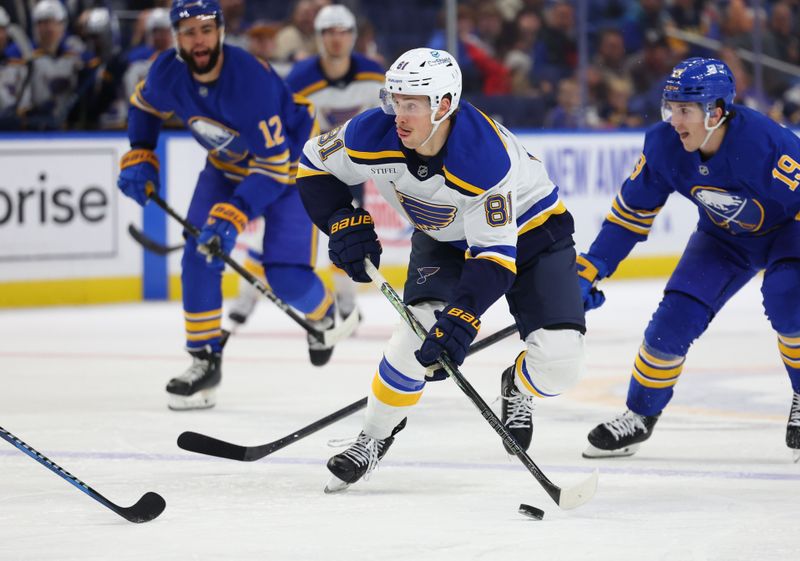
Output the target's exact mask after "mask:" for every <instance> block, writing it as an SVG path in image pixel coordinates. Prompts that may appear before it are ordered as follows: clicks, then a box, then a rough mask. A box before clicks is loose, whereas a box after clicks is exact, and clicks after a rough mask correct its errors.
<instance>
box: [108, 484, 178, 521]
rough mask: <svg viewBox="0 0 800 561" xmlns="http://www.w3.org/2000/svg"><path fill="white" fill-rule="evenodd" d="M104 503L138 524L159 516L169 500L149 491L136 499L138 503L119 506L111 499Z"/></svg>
mask: <svg viewBox="0 0 800 561" xmlns="http://www.w3.org/2000/svg"><path fill="white" fill-rule="evenodd" d="M98 495H99V493H98ZM104 504H105V505H106V506H107V507H108V508H110V509H111V510H113V511H114V512H116V513H117V514H119V515H120V516H121V517H123V518H124V519H125V520H128V521H129V522H135V523H137V524H141V523H142V522H150V521H151V520H153V519H154V518H158V515H159V514H161V513H162V512H164V509H165V508H167V502H166V501H165V500H164V497H162V496H161V495H159V494H158V493H153V492H152V491H148V492H147V493H145V494H144V495H142V497H141V498H140V499H139V500H138V501H136V504H134V505H132V506H128V507H124V506H117V505H115V504H114V503H112V502H111V501H107V503H104Z"/></svg>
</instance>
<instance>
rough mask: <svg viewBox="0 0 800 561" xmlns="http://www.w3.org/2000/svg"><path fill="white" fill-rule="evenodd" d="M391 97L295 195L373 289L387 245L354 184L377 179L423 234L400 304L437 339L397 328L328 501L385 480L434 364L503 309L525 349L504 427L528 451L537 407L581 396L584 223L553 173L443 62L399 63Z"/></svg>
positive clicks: (309, 149) (310, 157)
mask: <svg viewBox="0 0 800 561" xmlns="http://www.w3.org/2000/svg"><path fill="white" fill-rule="evenodd" d="M384 88H385V89H384V91H383V92H382V94H383V95H382V99H383V101H384V103H383V107H382V109H381V108H378V109H372V110H369V111H365V112H364V113H361V114H360V115H358V116H357V117H355V118H353V119H352V120H350V121H348V122H347V123H346V124H345V125H343V126H341V127H337V128H335V129H333V130H331V131H330V132H328V133H327V134H324V135H321V136H319V137H318V138H315V139H311V140H310V141H309V142H308V143H306V146H305V149H304V151H303V157H302V159H301V161H300V169H299V170H298V175H297V177H298V186H299V188H300V193H301V196H302V198H303V203H304V205H305V207H306V209H307V210H308V212H309V215H310V216H311V219H312V220H313V221H314V223H315V224H317V226H319V227H320V229H323V230H324V231H325V232H326V233H327V234H328V235H329V237H330V239H329V245H328V253H329V255H330V258H331V261H332V262H333V263H334V264H335V265H336V266H338V267H340V268H342V269H343V270H344V271H346V272H347V274H348V275H349V276H350V277H351V278H352V279H354V280H356V281H358V282H369V280H370V279H369V277H368V275H367V274H366V272H365V268H364V259H365V258H366V257H368V256H369V258H370V259H371V260H372V261H373V263H375V265H376V266H377V265H378V264H379V261H380V254H381V246H380V243H379V241H378V238H377V235H376V233H375V228H374V224H373V222H372V217H371V216H370V215H369V213H368V212H367V211H366V210H365V209H363V208H354V207H353V205H352V202H353V200H352V196H351V193H350V190H349V189H348V185H356V184H358V183H361V182H363V181H364V180H366V179H367V178H372V179H373V180H374V182H375V186H376V188H377V189H378V191H379V192H380V193H381V195H382V196H383V197H384V198H385V199H386V201H387V202H388V203H389V204H391V205H392V206H393V207H394V208H395V210H397V212H398V213H400V215H402V216H405V217H406V218H407V219H408V220H409V222H410V223H412V224H413V225H414V227H415V232H414V234H413V236H412V241H411V257H410V262H409V265H408V277H407V280H406V283H405V288H404V291H403V298H404V300H405V302H406V303H407V304H408V305H409V306H411V308H412V310H413V311H414V314H415V315H416V316H417V317H418V318H419V319H420V321H422V322H423V324H425V326H426V327H427V328H428V329H430V331H429V333H428V336H427V338H426V339H425V341H424V342H423V343H422V345H421V346H420V340H419V338H418V337H417V336H416V334H415V333H414V332H413V331H412V330H411V329H410V328H409V327H408V326H407V325H406V324H405V323H404V322H402V321H401V322H399V324H398V326H397V327H396V329H395V331H394V334H393V335H392V337H391V339H390V340H389V342H388V344H387V346H386V348H385V353H384V356H383V359H382V360H381V361H380V363H379V365H378V367H377V372H376V373H375V375H374V377H373V378H372V384H371V391H370V394H369V400H368V405H367V412H366V417H365V421H364V425H363V430H362V431H361V433H360V434H359V435H358V437H357V438H356V440H355V442H354V443H353V444H352V445H351V446H350V447H349V448H348V449H347V450H345V451H344V452H342V453H341V454H337V455H335V456H333V457H332V458H331V459H330V460H329V462H328V469H329V470H330V472H331V474H332V476H331V478H330V481H329V482H328V485H327V487H326V491H328V492H334V491H339V490H342V489H344V488H346V487H348V486H349V485H351V484H353V483H355V482H356V481H358V480H359V479H360V478H361V477H363V476H364V475H365V474H367V473H369V472H370V471H371V470H373V469H374V468H375V466H376V465H377V463H378V461H379V460H380V459H381V458H383V456H384V455H385V454H386V451H387V450H388V448H389V446H390V445H391V444H392V442H393V441H394V438H395V435H396V434H397V432H398V431H400V430H401V429H402V428H403V427H404V426H405V418H406V416H407V415H408V414H409V410H410V408H411V407H412V406H413V405H414V404H416V403H417V402H418V401H419V399H420V397H421V396H422V392H423V390H424V388H425V384H426V378H427V379H431V378H433V379H435V378H437V377H439V376H438V374H437V372H436V364H437V362H436V361H437V358H438V357H439V356H440V355H441V354H442V353H443V352H446V353H447V354H448V355H449V356H450V358H452V359H453V360H454V361H455V362H456V363H458V364H461V363H462V362H463V361H464V358H465V356H466V354H467V349H468V348H469V345H470V343H471V342H472V341H473V339H474V338H475V336H476V335H477V333H478V329H479V328H480V319H479V318H480V316H481V315H482V314H483V313H484V312H485V311H486V310H487V309H488V308H489V306H490V305H491V304H492V303H494V302H495V301H496V300H497V299H499V298H500V297H502V296H505V298H506V301H507V302H508V306H509V309H510V311H511V313H512V314H513V316H514V318H515V320H516V323H517V327H518V329H519V333H520V337H521V339H523V340H524V342H525V344H526V350H524V351H523V352H521V353H520V354H519V355H518V356H517V357H516V359H514V360H513V364H512V365H511V366H510V367H508V368H507V369H506V370H505V371H504V372H503V373H502V375H501V395H502V398H503V401H502V403H503V405H502V421H503V423H504V424H505V426H506V427H507V428H508V429H509V432H511V434H512V435H513V436H514V438H516V440H517V441H518V442H519V443H520V445H521V446H522V447H523V448H526V449H527V448H528V446H530V442H531V434H532V411H533V402H534V399H535V398H543V397H551V396H554V395H558V394H560V393H561V392H563V391H565V390H566V389H568V388H569V387H571V386H572V385H573V384H574V383H575V382H576V381H577V379H578V375H579V373H580V371H581V367H582V360H583V333H584V331H585V328H584V312H583V306H582V303H581V295H580V288H579V284H578V277H577V274H576V268H575V263H574V262H573V261H571V260H572V259H574V255H575V251H574V249H573V241H572V232H573V221H572V217H571V215H570V214H569V212H567V210H566V208H565V207H564V205H563V203H562V202H561V201H560V199H559V197H558V188H557V187H556V186H555V185H554V184H553V183H552V181H550V179H549V177H548V175H547V172H546V170H545V168H544V166H543V165H542V163H541V162H540V161H539V160H538V159H536V158H535V157H533V156H531V155H530V154H528V153H527V151H526V150H525V148H524V147H523V146H522V144H521V143H520V142H519V140H518V139H517V138H516V137H515V136H514V135H513V134H511V132H509V131H508V130H507V129H505V128H504V127H502V126H501V125H499V124H497V123H495V122H494V121H492V120H491V119H490V118H489V117H487V116H486V115H484V114H483V113H481V112H480V111H479V110H478V109H476V108H475V107H473V106H472V105H470V104H468V103H465V102H463V101H462V100H461V72H460V70H459V68H458V64H457V63H456V61H455V59H454V58H453V57H452V56H451V55H450V54H448V53H446V52H444V51H436V50H431V49H413V50H411V51H409V52H407V53H405V54H403V55H401V56H400V58H399V59H397V61H395V63H394V64H392V66H391V68H390V69H389V71H388V72H386V79H385V86H384ZM510 358H511V357H509V359H510ZM509 362H512V361H511V360H509Z"/></svg>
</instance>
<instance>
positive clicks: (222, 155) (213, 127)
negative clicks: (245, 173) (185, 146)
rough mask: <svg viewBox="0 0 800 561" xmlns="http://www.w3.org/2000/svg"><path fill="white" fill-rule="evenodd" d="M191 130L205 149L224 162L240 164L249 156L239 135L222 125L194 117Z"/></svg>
mask: <svg viewBox="0 0 800 561" xmlns="http://www.w3.org/2000/svg"><path fill="white" fill-rule="evenodd" d="M189 129H190V130H191V131H192V135H193V136H194V137H195V138H196V139H197V141H198V142H199V143H200V144H201V145H202V146H203V148H205V149H206V150H208V151H209V153H210V154H211V155H212V156H214V157H215V158H219V159H220V160H222V161H224V162H227V163H233V162H238V161H241V160H243V159H244V158H245V157H246V156H247V154H248V150H247V144H246V143H245V141H244V140H243V139H242V138H241V137H240V136H239V133H238V132H236V131H235V130H233V129H229V128H228V127H226V126H225V125H223V124H222V123H218V122H216V121H212V120H211V119H208V118H206V117H192V118H191V119H189Z"/></svg>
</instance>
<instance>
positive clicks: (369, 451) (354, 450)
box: [328, 432, 381, 479]
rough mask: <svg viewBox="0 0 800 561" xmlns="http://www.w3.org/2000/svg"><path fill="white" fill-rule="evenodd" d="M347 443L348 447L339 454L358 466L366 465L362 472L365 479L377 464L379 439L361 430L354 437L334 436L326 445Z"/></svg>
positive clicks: (332, 445)
mask: <svg viewBox="0 0 800 561" xmlns="http://www.w3.org/2000/svg"><path fill="white" fill-rule="evenodd" d="M348 445H349V446H350V447H349V448H348V449H347V450H345V451H344V452H342V454H341V455H342V456H344V457H345V458H349V459H350V460H352V461H353V462H354V463H355V464H356V465H358V466H359V467H363V466H366V467H367V471H366V472H365V473H364V476H365V479H366V476H367V475H369V473H370V472H372V471H373V470H374V469H375V468H376V467H377V466H378V460H379V458H378V455H379V454H380V445H381V441H379V440H376V439H374V438H372V437H369V436H367V435H366V434H364V433H363V432H361V433H359V434H358V436H357V437H356V438H336V439H332V440H329V441H328V446H330V447H332V448H341V447H344V446H348Z"/></svg>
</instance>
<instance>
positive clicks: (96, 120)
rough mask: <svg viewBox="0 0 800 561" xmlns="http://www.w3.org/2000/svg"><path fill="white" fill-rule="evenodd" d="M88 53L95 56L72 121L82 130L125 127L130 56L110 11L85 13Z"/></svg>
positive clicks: (91, 60) (88, 70) (88, 69)
mask: <svg viewBox="0 0 800 561" xmlns="http://www.w3.org/2000/svg"><path fill="white" fill-rule="evenodd" d="M80 21H81V23H82V27H83V31H84V37H85V42H86V49H87V50H86V52H87V54H88V55H89V56H90V57H91V58H90V59H89V62H88V64H87V67H86V71H87V73H88V76H87V79H86V81H85V82H84V84H83V86H82V88H81V90H79V91H78V92H77V95H78V98H79V100H78V104H77V106H76V108H75V110H74V114H73V115H71V117H70V122H72V123H75V125H76V126H77V127H78V128H86V129H97V128H101V129H113V128H122V127H123V126H124V125H125V122H126V117H127V109H128V104H127V100H126V99H125V98H124V97H123V95H124V92H123V78H124V76H125V72H126V70H127V68H128V57H127V56H126V55H125V54H124V53H123V52H122V47H121V46H120V43H119V22H118V21H117V19H116V16H114V15H113V14H112V13H111V11H110V10H109V9H108V8H92V9H91V10H87V11H86V12H84V13H83V14H81V17H80Z"/></svg>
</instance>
